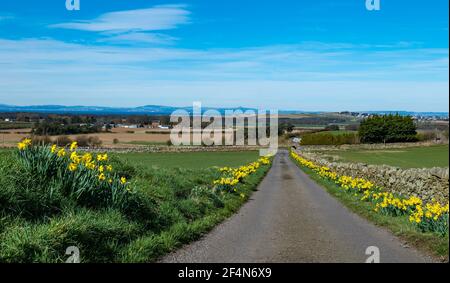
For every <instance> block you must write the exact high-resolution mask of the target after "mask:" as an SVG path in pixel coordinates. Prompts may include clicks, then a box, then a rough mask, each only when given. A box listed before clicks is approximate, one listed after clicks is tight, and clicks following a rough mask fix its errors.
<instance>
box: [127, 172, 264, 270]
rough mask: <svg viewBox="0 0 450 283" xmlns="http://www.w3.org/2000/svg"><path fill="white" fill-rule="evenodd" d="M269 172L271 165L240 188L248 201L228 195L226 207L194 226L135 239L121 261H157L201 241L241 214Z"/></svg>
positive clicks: (184, 224)
mask: <svg viewBox="0 0 450 283" xmlns="http://www.w3.org/2000/svg"><path fill="white" fill-rule="evenodd" d="M269 169H270V167H269V166H265V167H264V168H263V170H259V171H258V172H257V173H255V174H253V175H251V176H249V178H248V179H247V180H246V182H245V183H244V184H241V185H240V191H241V192H243V193H244V194H245V195H246V198H244V199H243V198H241V197H239V196H237V195H234V194H226V193H225V194H223V196H224V197H225V201H224V207H223V208H221V209H218V210H217V211H215V212H213V213H211V214H209V215H207V216H205V217H203V218H201V219H198V220H195V221H193V222H190V223H187V222H184V221H181V222H179V223H176V224H174V225H173V226H172V227H170V229H168V230H167V231H164V232H162V233H160V234H158V235H155V234H149V235H146V236H142V237H140V238H138V239H136V240H134V241H133V242H131V243H130V244H129V245H127V246H126V247H125V248H123V250H122V252H121V258H120V261H121V262H128V263H144V262H155V261H157V260H158V259H159V258H160V257H162V256H164V255H165V254H168V253H170V252H172V251H174V250H176V249H177V248H180V247H181V246H183V245H184V244H187V243H190V242H192V241H194V240H197V239H199V238H200V237H201V236H202V235H204V234H205V233H207V232H209V231H210V230H211V229H212V228H214V227H215V226H216V225H217V224H219V223H221V222H222V221H224V220H225V219H227V218H228V217H230V216H231V215H233V214H234V213H235V212H237V211H238V210H239V208H240V207H241V206H242V204H244V203H245V202H246V201H247V200H248V198H249V197H250V195H251V193H252V191H254V190H256V188H257V186H258V184H259V183H260V182H261V181H262V179H263V178H264V176H265V175H266V174H267V172H268V171H269Z"/></svg>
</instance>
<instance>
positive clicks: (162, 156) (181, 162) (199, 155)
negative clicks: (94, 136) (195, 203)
mask: <svg viewBox="0 0 450 283" xmlns="http://www.w3.org/2000/svg"><path fill="white" fill-rule="evenodd" d="M116 156H117V157H120V158H121V159H123V160H126V161H128V163H131V164H133V165H135V166H147V167H159V168H176V167H180V168H189V169H202V168H208V167H213V166H218V167H223V166H231V167H237V166H240V165H242V164H247V163H250V162H253V161H255V160H256V159H258V157H259V152H258V151H236V152H234V151H230V152H182V153H175V152H170V153H124V154H116Z"/></svg>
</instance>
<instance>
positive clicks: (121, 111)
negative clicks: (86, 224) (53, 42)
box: [0, 104, 448, 117]
mask: <svg viewBox="0 0 450 283" xmlns="http://www.w3.org/2000/svg"><path fill="white" fill-rule="evenodd" d="M175 110H185V111H187V112H188V113H190V114H191V113H192V106H186V107H174V106H162V105H146V106H140V107H103V106H62V105H33V106H15V105H5V104H0V112H3V113H11V112H25V113H43V114H91V115H170V114H171V113H173V112H174V111H175ZM207 110H217V111H219V112H220V113H221V114H224V113H225V110H234V111H236V110H241V111H244V112H245V111H247V110H251V111H257V109H255V108H248V107H230V108H225V107H220V108H215V107H202V111H203V112H204V111H207ZM278 113H279V114H319V113H326V112H324V111H301V110H279V111H278ZM334 113H336V112H334ZM360 113H369V114H390V113H393V114H395V113H399V114H400V115H411V116H422V117H448V112H410V111H361V112H360Z"/></svg>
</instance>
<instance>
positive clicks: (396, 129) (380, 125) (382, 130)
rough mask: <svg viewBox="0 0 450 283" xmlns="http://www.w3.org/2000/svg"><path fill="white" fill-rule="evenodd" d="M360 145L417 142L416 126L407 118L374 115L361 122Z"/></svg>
mask: <svg viewBox="0 0 450 283" xmlns="http://www.w3.org/2000/svg"><path fill="white" fill-rule="evenodd" d="M359 137H360V139H361V142H362V143H392V142H414V141H417V132H416V125H415V124H414V121H413V120H412V118H411V117H409V116H400V115H384V116H380V115H375V116H372V117H370V118H367V119H365V120H364V121H362V122H361V125H360V127H359Z"/></svg>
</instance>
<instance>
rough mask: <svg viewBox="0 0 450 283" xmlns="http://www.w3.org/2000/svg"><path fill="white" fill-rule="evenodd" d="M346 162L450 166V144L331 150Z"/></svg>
mask: <svg viewBox="0 0 450 283" xmlns="http://www.w3.org/2000/svg"><path fill="white" fill-rule="evenodd" d="M327 154H328V153H327ZM329 154H330V155H335V156H339V157H340V158H341V160H342V161H344V162H361V163H366V164H375V165H382V164H386V165H391V166H397V167H401V168H430V167H448V154H449V150H448V145H439V146H428V147H411V148H402V149H384V150H362V149H358V150H343V151H331V152H329Z"/></svg>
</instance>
